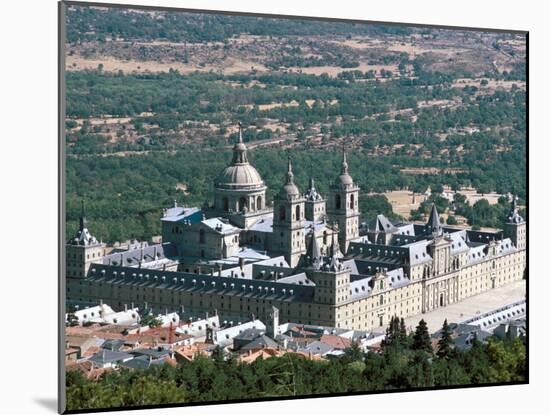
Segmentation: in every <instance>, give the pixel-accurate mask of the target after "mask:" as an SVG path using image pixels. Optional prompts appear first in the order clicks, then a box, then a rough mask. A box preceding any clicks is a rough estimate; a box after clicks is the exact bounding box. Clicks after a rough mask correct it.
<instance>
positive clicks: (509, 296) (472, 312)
mask: <svg viewBox="0 0 550 415" xmlns="http://www.w3.org/2000/svg"><path fill="white" fill-rule="evenodd" d="M525 293H526V284H525V281H524V280H522V281H516V282H513V283H511V284H508V285H505V286H504V287H500V288H495V289H493V290H491V291H488V292H485V293H482V294H479V295H476V296H474V297H470V298H467V299H465V300H463V301H461V302H459V303H456V304H452V305H448V306H447V307H445V308H441V309H438V310H434V311H430V312H428V313H425V314H417V315H416V316H412V317H409V318H406V319H405V324H406V325H407V329H409V330H414V328H415V327H416V326H417V325H418V322H419V321H420V320H421V319H424V321H426V323H428V329H429V330H430V333H433V332H435V331H437V330H439V329H440V328H441V326H442V325H443V321H444V320H445V319H447V321H448V322H449V323H451V322H453V323H460V322H462V321H464V320H467V319H469V318H472V317H474V316H477V315H480V314H483V313H486V312H488V311H491V310H494V309H497V308H500V307H503V306H505V305H508V304H511V303H514V302H516V301H520V300H524V299H525Z"/></svg>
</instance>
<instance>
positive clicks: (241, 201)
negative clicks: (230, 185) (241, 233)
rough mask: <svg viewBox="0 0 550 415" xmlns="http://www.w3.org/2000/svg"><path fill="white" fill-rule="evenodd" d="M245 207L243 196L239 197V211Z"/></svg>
mask: <svg viewBox="0 0 550 415" xmlns="http://www.w3.org/2000/svg"><path fill="white" fill-rule="evenodd" d="M245 207H246V199H245V198H244V197H241V198H240V199H239V212H242V211H243V210H244V208H245Z"/></svg>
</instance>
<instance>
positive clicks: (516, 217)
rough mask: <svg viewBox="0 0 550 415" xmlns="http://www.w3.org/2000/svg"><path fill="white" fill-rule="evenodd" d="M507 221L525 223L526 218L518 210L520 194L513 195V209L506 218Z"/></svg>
mask: <svg viewBox="0 0 550 415" xmlns="http://www.w3.org/2000/svg"><path fill="white" fill-rule="evenodd" d="M506 222H507V223H523V222H525V220H524V219H523V218H522V217H521V215H520V214H519V212H518V196H517V195H515V196H513V197H512V210H511V211H510V213H509V214H508V217H507V218H506Z"/></svg>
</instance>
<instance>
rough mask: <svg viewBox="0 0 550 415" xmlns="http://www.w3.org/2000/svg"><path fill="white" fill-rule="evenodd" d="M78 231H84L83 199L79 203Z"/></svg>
mask: <svg viewBox="0 0 550 415" xmlns="http://www.w3.org/2000/svg"><path fill="white" fill-rule="evenodd" d="M80 203H81V204H80V230H81V231H82V230H84V228H86V223H87V222H86V214H85V212H84V199H82V200H81V202H80Z"/></svg>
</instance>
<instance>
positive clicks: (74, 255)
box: [65, 202, 104, 278]
mask: <svg viewBox="0 0 550 415" xmlns="http://www.w3.org/2000/svg"><path fill="white" fill-rule="evenodd" d="M103 249H104V245H103V244H102V243H100V242H98V240H97V239H96V238H95V237H94V236H92V234H90V232H89V231H88V228H87V221H86V216H85V213H84V202H82V207H81V213H80V224H79V228H78V231H77V232H76V234H75V236H74V238H72V239H70V240H69V241H68V242H67V245H66V258H65V263H66V267H67V268H66V276H67V278H85V277H86V274H87V273H88V270H89V269H90V265H91V264H92V263H94V262H101V258H102V257H103Z"/></svg>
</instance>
